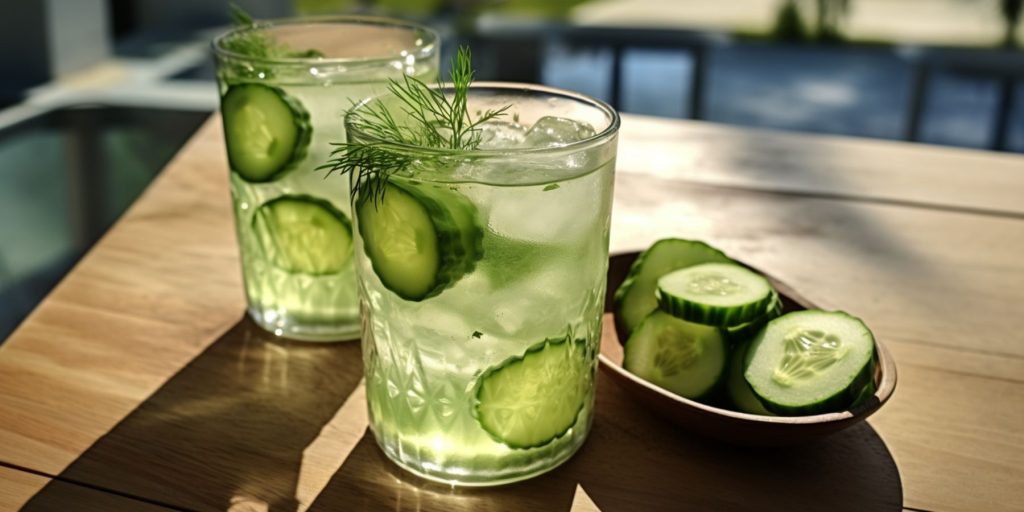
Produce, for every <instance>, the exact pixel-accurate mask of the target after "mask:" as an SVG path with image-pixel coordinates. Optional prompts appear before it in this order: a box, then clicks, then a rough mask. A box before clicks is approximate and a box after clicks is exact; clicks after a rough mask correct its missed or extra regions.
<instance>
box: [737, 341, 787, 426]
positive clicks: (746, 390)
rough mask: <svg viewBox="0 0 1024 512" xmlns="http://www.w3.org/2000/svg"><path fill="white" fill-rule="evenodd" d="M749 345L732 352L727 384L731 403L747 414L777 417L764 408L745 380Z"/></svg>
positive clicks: (742, 345) (741, 346) (740, 346)
mask: <svg viewBox="0 0 1024 512" xmlns="http://www.w3.org/2000/svg"><path fill="white" fill-rule="evenodd" d="M747 348H748V345H747V344H746V343H744V344H741V345H739V346H738V347H736V348H735V349H734V350H733V352H732V357H731V360H730V361H729V379H728V380H727V381H726V383H725V389H726V392H727V394H728V395H729V401H730V402H731V403H732V406H733V408H735V409H736V410H737V411H739V412H745V413H747V414H760V415H762V416H775V414H774V413H772V412H771V411H769V410H768V409H765V408H764V405H762V404H761V401H760V400H759V399H758V398H757V395H755V394H754V391H753V390H752V389H750V384H747V380H746V379H744V378H743V370H744V368H745V365H744V362H745V360H746V356H747Z"/></svg>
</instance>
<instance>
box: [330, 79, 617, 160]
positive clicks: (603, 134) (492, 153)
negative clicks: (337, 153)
mask: <svg viewBox="0 0 1024 512" xmlns="http://www.w3.org/2000/svg"><path fill="white" fill-rule="evenodd" d="M431 88H435V89H436V88H443V89H445V90H448V89H451V88H452V84H451V83H441V84H436V85H431ZM481 89H490V90H498V91H510V92H542V93H546V94H550V95H553V96H560V97H563V98H567V99H570V100H574V101H577V102H580V103H584V104H587V105H589V106H591V107H594V108H596V109H598V110H600V111H601V112H603V113H604V114H605V115H607V116H608V118H609V119H610V121H609V123H608V126H606V127H605V128H604V129H603V130H601V131H599V132H597V133H595V134H594V135H591V136H590V137H587V138H585V139H580V140H577V141H574V142H570V143H568V144H565V145H564V146H551V147H534V148H529V147H527V148H506V149H473V150H464V149H448V148H435V147H429V146H417V145H413V144H404V143H400V142H394V141H390V140H386V139H381V138H379V137H374V136H372V135H369V134H367V133H365V132H363V131H360V130H359V129H358V128H355V127H354V126H352V125H351V124H350V123H349V118H350V117H352V116H353V115H355V114H356V113H357V112H358V111H359V109H361V108H363V107H365V106H366V105H367V104H369V103H370V102H371V101H374V100H377V99H380V98H385V97H388V96H391V95H392V93H390V92H386V93H383V94H379V95H377V96H373V97H370V98H366V99H364V100H363V101H360V102H359V103H357V104H356V105H355V106H353V107H352V109H350V110H349V111H348V112H347V113H346V114H345V130H346V132H347V133H355V134H358V136H359V138H361V139H364V140H368V141H371V142H380V143H383V144H387V145H388V146H390V147H392V148H395V149H399V150H407V151H409V152H416V153H420V154H427V155H437V156H449V157H457V156H469V157H472V158H474V159H478V158H495V157H509V156H516V155H543V154H548V153H551V154H556V153H570V152H575V151H580V150H583V149H586V148H588V147H591V146H597V145H599V144H601V143H604V142H605V141H607V140H608V139H610V138H612V137H613V136H615V135H616V134H617V133H618V131H619V127H620V125H621V124H622V120H621V118H620V116H619V113H618V111H616V110H615V109H614V108H612V106H611V105H609V104H608V103H607V102H605V101H603V100H600V99H597V98H595V97H593V96H588V95H586V94H583V93H579V92H576V91H571V90H568V89H562V88H559V87H550V86H547V85H540V84H530V83H524V82H473V83H472V84H470V86H469V90H470V93H472V91H473V90H481Z"/></svg>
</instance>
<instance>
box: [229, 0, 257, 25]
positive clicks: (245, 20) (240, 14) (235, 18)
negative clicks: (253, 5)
mask: <svg viewBox="0 0 1024 512" xmlns="http://www.w3.org/2000/svg"><path fill="white" fill-rule="evenodd" d="M228 14H229V15H230V16H231V22H232V23H234V24H235V26H240V27H247V26H249V25H255V24H256V22H255V21H253V19H252V16H251V15H250V14H249V13H248V12H246V10H245V9H242V8H241V7H239V5H238V4H236V3H234V2H228Z"/></svg>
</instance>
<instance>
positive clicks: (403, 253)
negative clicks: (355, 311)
mask: <svg viewBox="0 0 1024 512" xmlns="http://www.w3.org/2000/svg"><path fill="white" fill-rule="evenodd" d="M356 208H357V211H358V221H359V222H358V223H359V234H360V235H361V236H362V237H363V249H364V252H365V253H366V256H367V257H368V258H369V259H370V262H371V263H372V265H373V270H374V272H375V273H376V274H377V277H379V278H380V281H381V283H382V284H383V285H384V287H386V288H387V289H389V290H391V291H392V292H394V293H395V294H396V295H398V296H399V297H401V298H403V299H405V300H410V301H421V300H424V299H427V298H430V297H433V296H435V295H437V294H439V293H441V292H442V291H444V289H445V288H447V287H449V286H452V285H453V284H455V282H457V281H458V280H459V279H461V278H462V276H464V275H466V274H468V273H470V272H472V271H473V269H474V267H475V266H476V262H477V260H479V259H480V257H481V256H482V254H483V249H482V248H483V242H482V238H483V230H482V229H481V228H480V224H479V222H478V220H477V211H476V207H474V206H473V204H472V203H470V202H469V200H468V199H466V197H465V196H463V195H462V194H460V193H458V192H457V191H454V190H450V189H448V188H443V187H439V186H426V185H414V184H411V183H410V184H398V183H396V182H394V180H392V182H391V183H389V184H388V185H386V188H385V191H384V195H383V196H382V197H381V198H380V199H379V200H377V201H374V200H370V199H366V200H363V199H361V198H357V200H356Z"/></svg>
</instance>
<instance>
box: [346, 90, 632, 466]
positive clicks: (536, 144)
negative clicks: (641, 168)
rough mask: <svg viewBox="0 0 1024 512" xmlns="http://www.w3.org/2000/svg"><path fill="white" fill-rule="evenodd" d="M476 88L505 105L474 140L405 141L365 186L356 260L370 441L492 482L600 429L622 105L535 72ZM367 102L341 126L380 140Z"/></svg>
mask: <svg viewBox="0 0 1024 512" xmlns="http://www.w3.org/2000/svg"><path fill="white" fill-rule="evenodd" d="M442 90H444V89H442ZM445 92H447V93H449V94H450V93H451V91H450V90H445ZM391 99H392V98H389V97H388V96H382V97H380V98H379V101H380V102H383V103H384V104H387V103H388V102H389V101H391ZM468 104H469V108H468V111H469V112H470V113H475V112H480V111H486V110H488V109H496V108H500V107H502V106H504V105H509V106H510V108H509V109H508V111H507V112H506V113H505V115H504V116H502V117H500V118H499V120H498V121H497V122H494V123H488V124H486V125H484V126H483V129H482V131H481V132H480V133H479V135H480V137H481V141H482V144H481V146H480V149H477V150H473V151H450V150H437V149H431V148H423V147H412V146H402V145H397V146H395V147H394V148H393V149H394V150H395V151H398V152H399V153H401V152H408V154H410V155H413V154H414V155H417V156H416V158H415V159H410V161H412V163H411V164H410V165H409V166H408V167H407V168H405V169H403V170H400V171H397V172H395V173H393V174H391V175H390V177H389V179H388V181H387V183H388V184H387V186H386V187H384V189H383V196H381V197H360V195H359V194H357V196H356V198H355V199H354V203H353V205H354V206H353V211H354V224H355V225H356V226H357V229H355V233H356V237H355V238H356V273H357V276H358V279H359V289H360V299H361V302H362V308H363V313H364V318H363V341H362V343H363V358H364V365H365V378H366V390H367V401H368V407H369V414H370V426H371V428H372V430H373V433H374V435H375V437H376V439H377V443H378V444H379V445H380V447H381V448H382V449H383V451H384V453H385V454H386V455H387V456H388V457H389V458H390V459H391V460H393V461H394V462H396V463H397V464H398V465H400V466H401V467H403V468H405V469H407V470H409V471H411V472H413V473H415V474H417V475H419V476H422V477H425V478H428V479H432V480H437V481H442V482H446V483H451V484H458V485H497V484H502V483H507V482H513V481H516V480H522V479H525V478H530V477H532V476H535V475H538V474H540V473H543V472H545V471H548V470H550V469H552V468H554V467H556V466H558V465H559V464H561V463H562V462H564V461H565V460H567V459H568V458H570V457H571V456H572V454H573V453H575V452H576V450H577V449H578V448H579V447H580V446H581V445H582V444H583V442H584V440H585V439H586V436H587V433H588V432H589V430H590V424H591V420H592V417H593V403H594V389H595V387H594V379H595V373H596V368H597V353H598V347H599V345H600V338H601V316H602V311H603V304H604V296H605V284H606V283H605V275H606V270H607V265H608V232H609V223H610V218H611V207H612V187H613V182H614V169H615V152H616V142H617V132H618V127H619V117H618V115H617V114H616V113H615V111H614V110H612V109H611V108H610V107H609V106H608V105H606V104H604V103H602V102H600V101H598V100H595V99H592V98H588V97H585V96H582V95H580V94H576V93H573V92H569V91H564V90H558V89H552V88H547V87H541V86H534V85H521V84H502V83H480V84H475V85H474V86H473V87H471V88H470V90H469V95H468ZM358 108H366V107H365V106H360V107H358ZM353 112H354V113H358V109H357V110H354V111H353ZM357 119H358V118H357V116H355V115H354V114H353V113H350V114H349V116H348V117H347V121H346V123H347V124H348V137H349V141H354V142H360V141H362V142H369V141H373V140H374V139H373V137H372V136H371V135H370V134H367V133H363V132H360V128H359V127H360V125H359V123H358V122H356V120H357ZM400 122H401V120H400ZM384 142H386V141H384ZM370 170H371V171H372V169H370Z"/></svg>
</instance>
